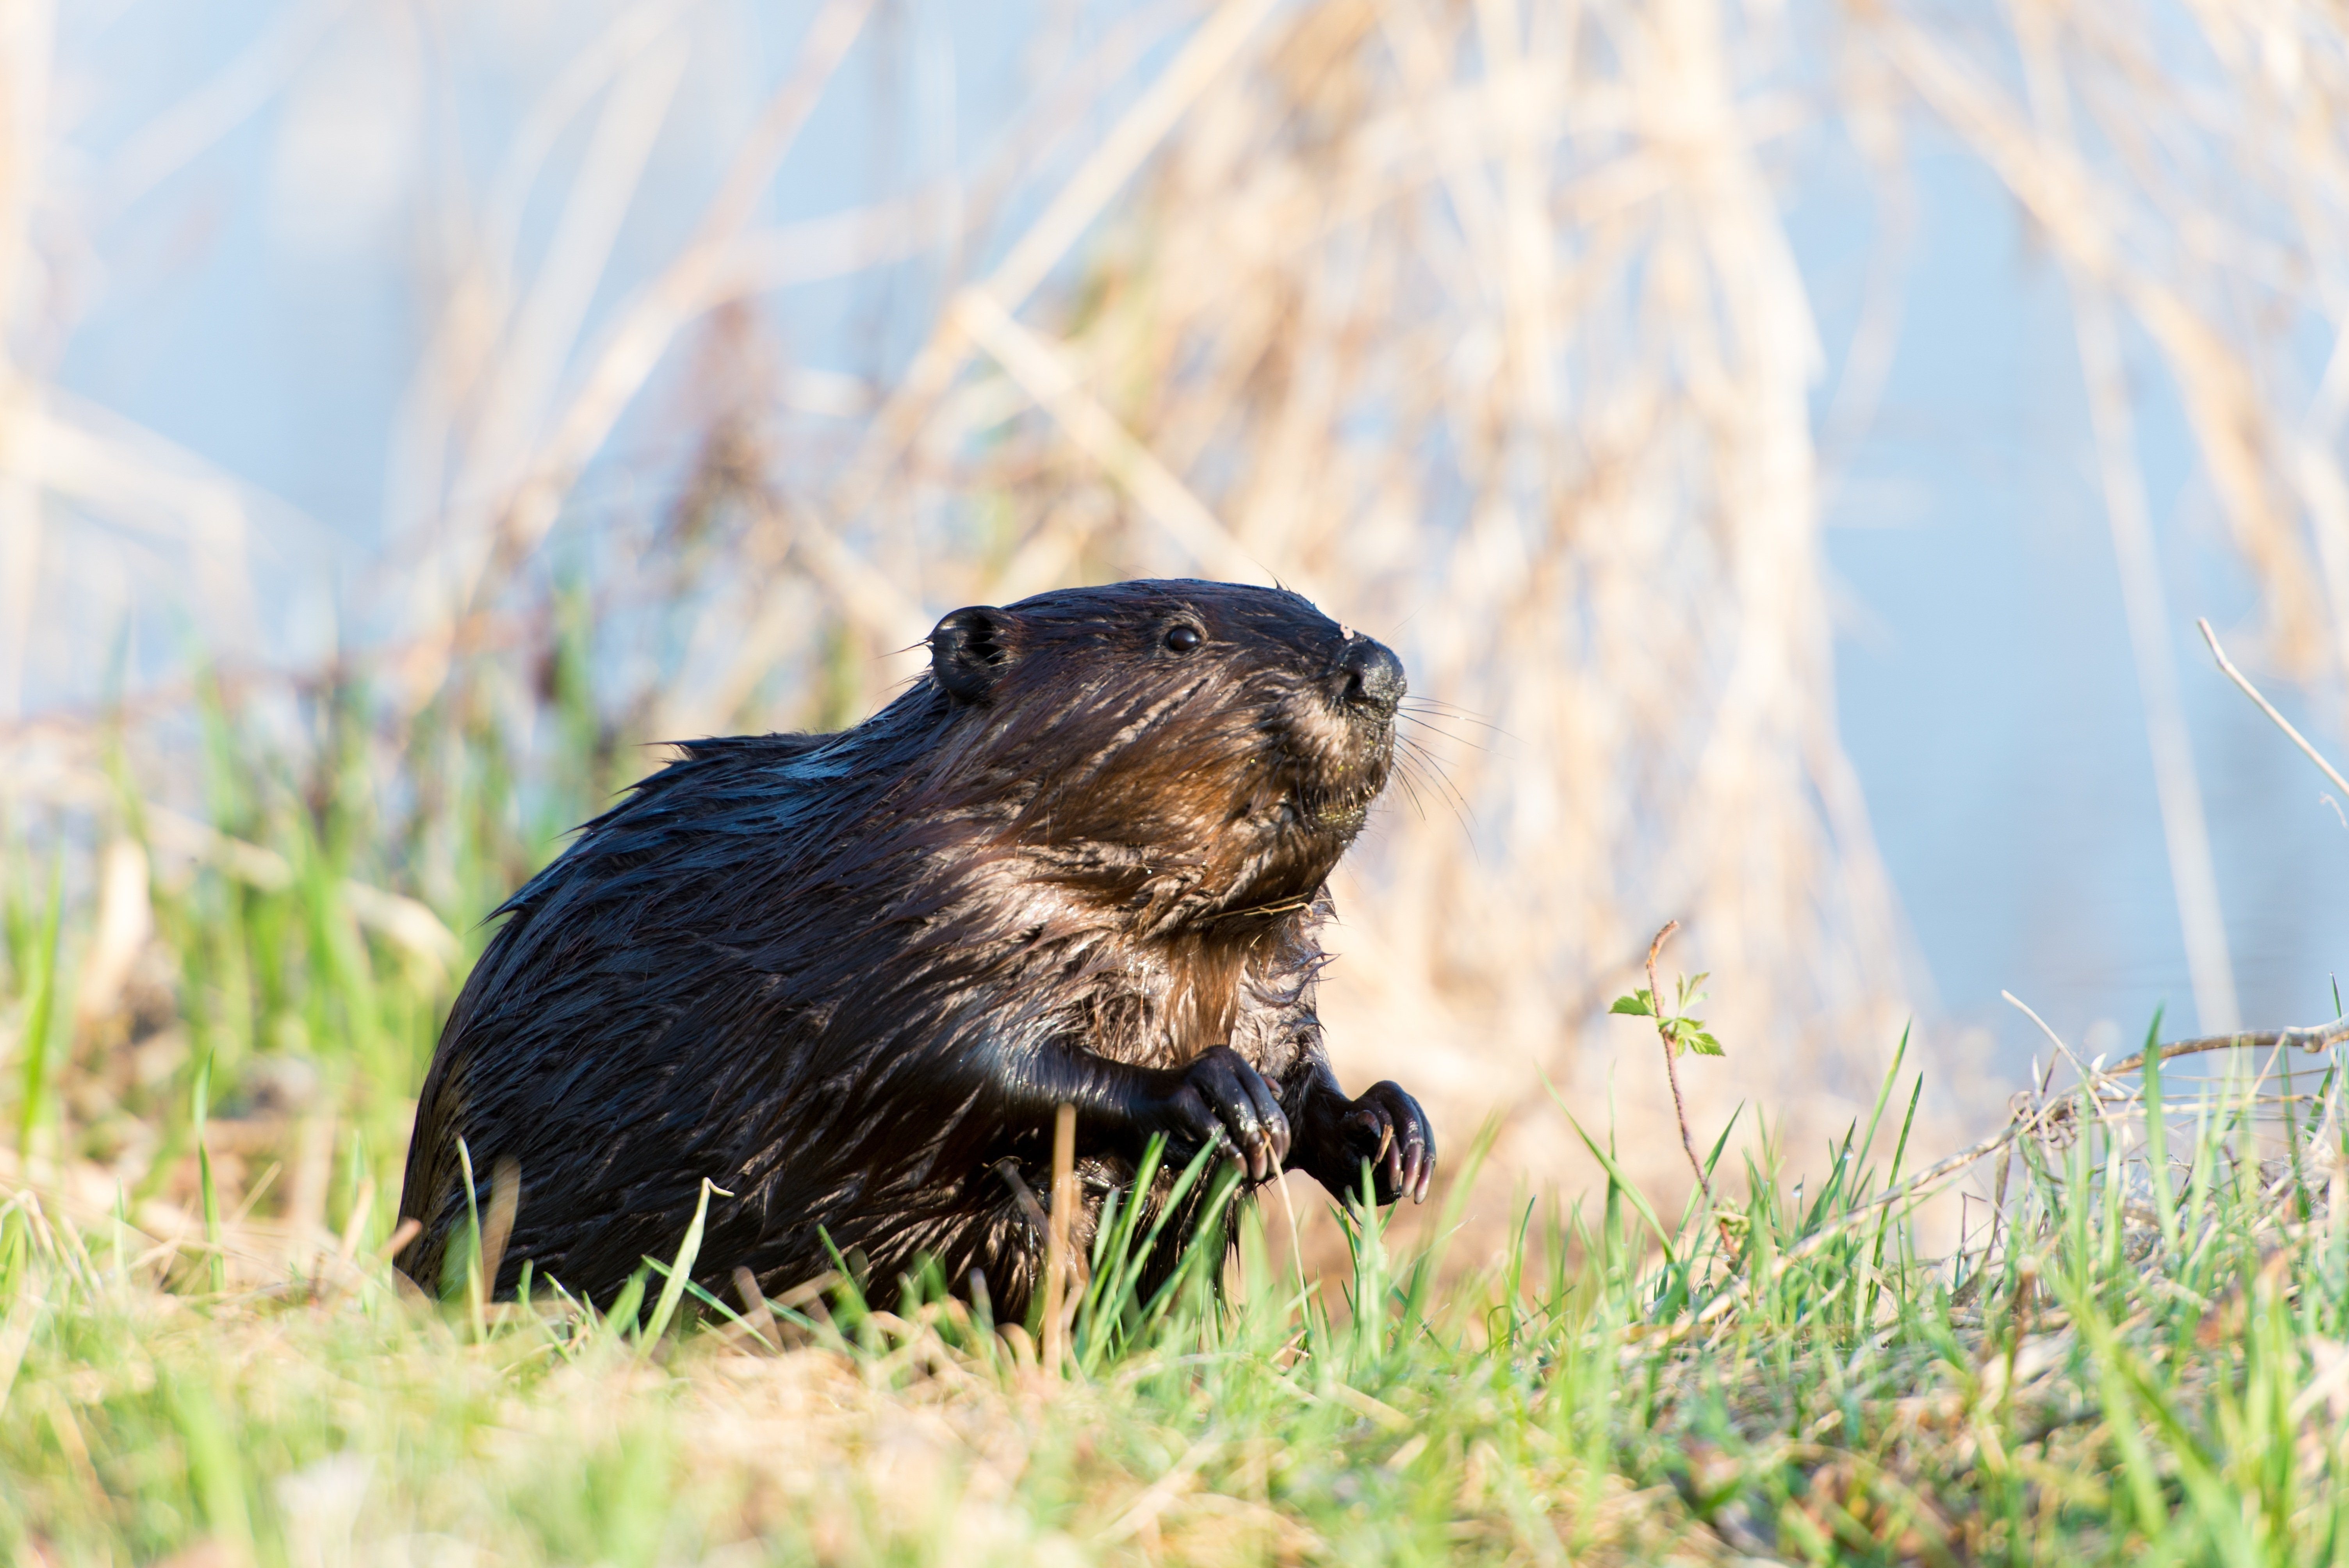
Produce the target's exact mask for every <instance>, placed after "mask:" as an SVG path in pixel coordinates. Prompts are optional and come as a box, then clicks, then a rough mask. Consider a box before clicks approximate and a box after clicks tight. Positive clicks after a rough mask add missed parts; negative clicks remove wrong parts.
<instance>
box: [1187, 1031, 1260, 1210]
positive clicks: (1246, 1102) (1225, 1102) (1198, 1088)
mask: <svg viewBox="0 0 2349 1568" xmlns="http://www.w3.org/2000/svg"><path fill="white" fill-rule="evenodd" d="M1168 1110H1169V1112H1170V1113H1171V1119H1172V1120H1173V1121H1174V1132H1175V1134H1176V1136H1177V1137H1179V1138H1181V1139H1183V1140H1185V1141H1187V1142H1189V1143H1190V1144H1191V1145H1192V1146H1193V1147H1194V1148H1197V1147H1200V1146H1204V1145H1206V1144H1208V1143H1211V1142H1215V1141H1217V1140H1221V1141H1222V1142H1224V1143H1225V1144H1226V1145H1227V1146H1229V1148H1230V1149H1231V1150H1232V1152H1233V1156H1234V1158H1235V1159H1237V1161H1239V1163H1240V1165H1241V1166H1242V1167H1243V1168H1244V1169H1246V1171H1247V1176H1248V1180H1249V1181H1264V1180H1265V1179H1266V1178H1268V1177H1270V1176H1275V1175H1278V1173H1279V1171H1280V1168H1281V1163H1282V1161H1285V1160H1287V1159H1288V1117H1287V1116H1286V1115H1285V1114H1283V1113H1282V1111H1281V1109H1280V1101H1279V1099H1278V1098H1276V1097H1275V1096H1274V1094H1273V1092H1272V1086H1271V1085H1270V1084H1268V1083H1267V1082H1265V1081H1264V1075H1263V1074H1261V1073H1259V1072H1257V1070H1256V1068H1252V1067H1250V1066H1248V1064H1247V1058H1246V1057H1243V1056H1241V1055H1240V1054H1239V1053H1238V1052H1237V1051H1236V1050H1234V1049H1232V1048H1231V1047H1229V1046H1217V1047H1214V1048H1213V1049H1211V1050H1208V1051H1205V1052H1203V1053H1201V1054H1200V1055H1199V1056H1198V1057H1196V1058H1195V1059H1194V1060H1193V1061H1192V1062H1191V1063H1190V1065H1189V1066H1187V1067H1185V1068H1184V1069H1183V1078H1182V1084H1181V1087H1179V1088H1176V1089H1175V1091H1174V1097H1173V1099H1172V1100H1171V1101H1170V1102H1169V1105H1168Z"/></svg>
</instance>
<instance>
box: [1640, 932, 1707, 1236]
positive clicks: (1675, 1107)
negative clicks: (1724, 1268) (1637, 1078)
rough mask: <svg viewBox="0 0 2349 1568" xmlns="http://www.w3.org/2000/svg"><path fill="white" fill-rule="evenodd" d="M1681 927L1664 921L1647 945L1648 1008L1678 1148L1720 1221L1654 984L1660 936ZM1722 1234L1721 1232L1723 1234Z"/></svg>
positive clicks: (1661, 943) (1661, 942) (1659, 993)
mask: <svg viewBox="0 0 2349 1568" xmlns="http://www.w3.org/2000/svg"><path fill="white" fill-rule="evenodd" d="M1680 928H1681V923H1680V922H1679V921H1677V920H1668V921H1666V922H1664V928H1663V929H1662V930H1661V931H1659V932H1658V933H1656V939H1655V940H1654V941H1653V942H1651V943H1650V944H1648V1009H1649V1011H1650V1012H1651V1013H1653V1014H1654V1015H1655V1019H1656V1037H1657V1038H1658V1039H1660V1040H1661V1041H1663V1043H1664V1077H1665V1078H1668V1079H1670V1080H1671V1086H1672V1117H1673V1119H1675V1120H1677V1121H1678V1122H1679V1123H1680V1124H1681V1148H1682V1150H1685V1151H1686V1152H1687V1154H1688V1162H1689V1169H1690V1170H1692V1171H1695V1172H1696V1185H1697V1191H1701V1192H1702V1193H1703V1194H1704V1209H1705V1212H1706V1213H1708V1214H1711V1215H1713V1217H1714V1223H1716V1224H1718V1223H1719V1222H1720V1210H1719V1209H1718V1208H1716V1207H1715V1206H1714V1203H1713V1183H1712V1182H1711V1181H1707V1180H1706V1179H1705V1174H1704V1163H1703V1161H1700V1160H1699V1159H1697V1157H1696V1140H1695V1139H1693V1138H1691V1137H1690V1136H1689V1124H1688V1104H1687V1102H1686V1101H1685V1100H1683V1099H1681V1069H1680V1064H1679V1063H1678V1062H1677V1061H1675V1060H1674V1059H1673V1057H1675V1056H1676V1055H1677V1054H1678V1053H1677V1051H1676V1050H1675V1049H1674V1047H1673V1043H1672V1031H1671V1026H1670V1025H1669V1024H1667V1023H1666V1022H1665V1021H1664V993H1663V991H1662V989H1661V987H1660V986H1658V985H1657V984H1656V954H1659V953H1661V952H1662V951H1663V949H1664V939H1665V938H1666V937H1668V936H1670V935H1671V934H1672V933H1673V932H1675V931H1678V930H1679V929H1680ZM1724 1234H1725V1233H1724Z"/></svg>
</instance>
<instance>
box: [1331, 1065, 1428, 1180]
mask: <svg viewBox="0 0 2349 1568" xmlns="http://www.w3.org/2000/svg"><path fill="white" fill-rule="evenodd" d="M1338 1128H1339V1131H1340V1134H1341V1135H1342V1136H1343V1137H1344V1139H1345V1140H1346V1157H1347V1162H1348V1164H1349V1165H1350V1168H1351V1169H1352V1170H1353V1171H1355V1173H1356V1174H1355V1181H1356V1182H1357V1183H1359V1182H1360V1181H1361V1168H1362V1164H1363V1162H1364V1161H1368V1162H1369V1163H1370V1166H1371V1191H1372V1192H1373V1194H1374V1195H1375V1196H1376V1197H1377V1199H1378V1201H1379V1202H1381V1203H1392V1202H1396V1201H1397V1200H1398V1199H1401V1198H1402V1197H1404V1196H1406V1195H1408V1196H1409V1197H1410V1199H1411V1201H1412V1202H1414V1203H1421V1202H1426V1201H1427V1184H1428V1182H1429V1181H1430V1180H1431V1179H1433V1176H1434V1175H1435V1130H1434V1129H1433V1127H1430V1126H1429V1125H1428V1121H1427V1113H1426V1112H1425V1111H1423V1110H1422V1109H1419V1101H1417V1100H1415V1099H1412V1098H1411V1096H1409V1095H1407V1094H1405V1093H1404V1092H1403V1091H1402V1089H1401V1088H1399V1087H1397V1086H1396V1085H1394V1084H1392V1083H1374V1084H1372V1085H1371V1087H1370V1088H1368V1089H1366V1090H1364V1091H1363V1093H1362V1096H1361V1099H1357V1100H1355V1101H1354V1102H1353V1106H1352V1109H1350V1110H1348V1111H1347V1112H1346V1113H1345V1114H1344V1115H1343V1116H1341V1117H1340V1118H1339V1119H1338ZM1357 1190H1359V1187H1358V1188H1357Z"/></svg>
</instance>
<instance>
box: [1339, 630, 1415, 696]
mask: <svg viewBox="0 0 2349 1568" xmlns="http://www.w3.org/2000/svg"><path fill="white" fill-rule="evenodd" d="M1338 665H1339V667H1340V669H1342V670H1344V671H1345V672H1346V701H1347V702H1348V703H1349V704H1350V705H1353V706H1357V707H1367V708H1371V709H1372V710H1374V711H1376V712H1378V713H1380V714H1391V713H1392V712H1394V710H1395V707H1396V705H1397V704H1399V703H1401V702H1402V694H1403V692H1404V691H1405V690H1406V689H1407V687H1406V684H1405V682H1404V680H1403V678H1402V660H1401V659H1399V658H1397V657H1395V656H1394V652H1393V650H1392V649H1391V648H1389V647H1388V646H1387V645H1385V644H1384V643H1380V642H1373V641H1372V640H1371V639H1370V638H1368V637H1356V638H1355V639H1354V640H1353V641H1352V642H1350V643H1349V644H1347V645H1346V652H1345V654H1344V655H1343V656H1342V657H1341V658H1340V659H1339V661H1338Z"/></svg>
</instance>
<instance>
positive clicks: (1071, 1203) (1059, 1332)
mask: <svg viewBox="0 0 2349 1568" xmlns="http://www.w3.org/2000/svg"><path fill="white" fill-rule="evenodd" d="M1076 1152H1077V1108H1076V1107H1075V1106H1073V1105H1062V1106H1061V1108H1060V1109H1058V1110H1057V1111H1055V1112H1054V1113H1053V1115H1052V1209H1051V1213H1050V1223H1049V1225H1048V1226H1047V1227H1046V1230H1045V1235H1044V1376H1046V1377H1053V1378H1057V1377H1060V1376H1061V1372H1062V1370H1063V1369H1064V1367H1065V1365H1066V1363H1067V1360H1068V1356H1069V1308H1070V1307H1071V1306H1073V1305H1074V1303H1072V1302H1070V1301H1069V1299H1068V1287H1069V1278H1070V1274H1071V1271H1072V1268H1073V1264H1071V1259H1070V1256H1069V1222H1070V1220H1071V1218H1073V1217H1074V1215H1075V1213H1076V1210H1077V1166H1076Z"/></svg>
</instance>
